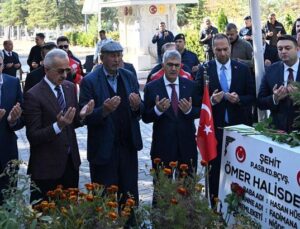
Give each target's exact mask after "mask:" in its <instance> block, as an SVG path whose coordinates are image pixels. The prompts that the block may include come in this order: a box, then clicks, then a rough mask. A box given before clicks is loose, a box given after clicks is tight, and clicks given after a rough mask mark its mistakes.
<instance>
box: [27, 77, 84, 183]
mask: <svg viewBox="0 0 300 229" xmlns="http://www.w3.org/2000/svg"><path fill="white" fill-rule="evenodd" d="M62 87H63V92H64V97H65V100H66V105H67V108H69V107H75V108H76V111H77V115H76V117H75V118H74V121H73V123H72V124H71V125H68V126H66V127H65V128H64V129H63V130H62V132H61V133H59V134H56V133H55V131H54V129H53V123H55V122H56V121H57V118H56V116H57V114H58V113H59V112H60V107H59V105H58V102H57V98H56V97H55V95H54V93H53V92H52V90H51V88H50V87H49V85H48V84H47V83H46V81H45V80H42V81H41V82H39V83H38V84H37V85H35V86H34V87H33V88H31V89H30V90H29V91H28V92H27V93H26V94H25V96H24V112H23V113H24V117H25V124H26V135H27V138H28V140H29V143H30V158H29V165H28V174H31V175H32V178H33V179H58V178H60V177H61V176H62V175H63V173H64V170H65V167H66V163H67V160H68V152H70V153H71V155H72V159H73V163H74V167H75V169H79V165H80V157H79V151H78V145H77V140H76V134H75V128H76V127H78V126H79V117H78V112H79V109H78V103H77V96H76V94H75V87H74V84H72V83H70V82H69V81H66V80H65V81H64V82H63V84H62Z"/></svg>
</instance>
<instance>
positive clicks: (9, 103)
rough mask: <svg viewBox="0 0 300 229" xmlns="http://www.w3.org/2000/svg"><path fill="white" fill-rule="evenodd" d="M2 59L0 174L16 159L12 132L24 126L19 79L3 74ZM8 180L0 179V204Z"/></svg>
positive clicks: (0, 75)
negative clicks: (21, 117) (21, 118)
mask: <svg viewBox="0 0 300 229" xmlns="http://www.w3.org/2000/svg"><path fill="white" fill-rule="evenodd" d="M2 69H3V59H2V57H0V146H1V147H0V173H2V172H3V170H4V169H5V167H6V165H7V163H8V162H9V161H10V160H13V159H18V147H17V136H16V134H15V132H14V131H16V130H19V129H21V128H22V127H23V126H24V125H23V122H22V121H21V120H20V116H21V113H22V110H21V107H20V104H21V102H22V92H21V86H20V81H19V79H17V78H15V77H12V76H9V75H6V74H3V73H2ZM8 184H9V178H8V177H7V176H3V177H0V204H2V201H3V197H2V192H1V191H2V189H4V188H7V185H8Z"/></svg>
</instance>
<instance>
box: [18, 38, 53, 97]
mask: <svg viewBox="0 0 300 229" xmlns="http://www.w3.org/2000/svg"><path fill="white" fill-rule="evenodd" d="M54 48H57V46H56V44H55V43H54V42H47V43H45V44H44V45H43V46H42V50H41V52H42V58H43V59H44V58H45V56H46V54H47V53H48V52H49V51H50V50H52V49H54ZM44 77H45V68H44V64H43V63H41V66H40V67H38V68H37V69H34V70H33V71H32V72H30V73H28V74H27V76H26V79H25V86H24V89H23V90H24V93H25V92H26V91H28V90H29V89H30V88H32V87H33V86H34V85H36V84H37V83H39V82H40V81H41V80H42V79H43V78H44Z"/></svg>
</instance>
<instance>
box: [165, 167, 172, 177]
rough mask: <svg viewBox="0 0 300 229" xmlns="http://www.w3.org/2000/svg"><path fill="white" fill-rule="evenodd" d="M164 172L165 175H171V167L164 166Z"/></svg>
mask: <svg viewBox="0 0 300 229" xmlns="http://www.w3.org/2000/svg"><path fill="white" fill-rule="evenodd" d="M164 174H166V175H172V169H169V168H164Z"/></svg>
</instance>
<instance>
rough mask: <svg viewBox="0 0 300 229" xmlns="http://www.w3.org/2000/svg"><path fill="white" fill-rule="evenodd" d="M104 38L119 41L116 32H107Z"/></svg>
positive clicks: (118, 35)
mask: <svg viewBox="0 0 300 229" xmlns="http://www.w3.org/2000/svg"><path fill="white" fill-rule="evenodd" d="M106 37H108V38H111V39H113V40H114V41H119V40H120V33H119V32H118V31H109V32H107V33H106Z"/></svg>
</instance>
